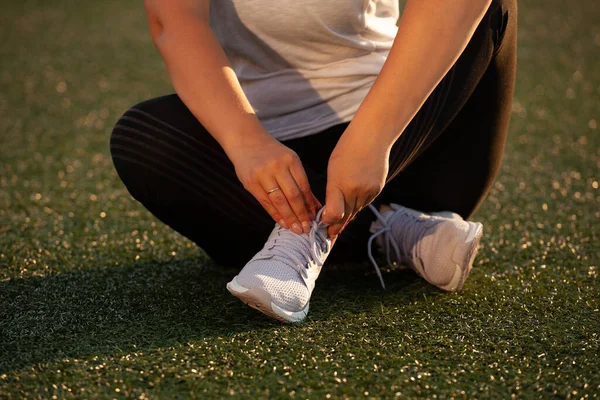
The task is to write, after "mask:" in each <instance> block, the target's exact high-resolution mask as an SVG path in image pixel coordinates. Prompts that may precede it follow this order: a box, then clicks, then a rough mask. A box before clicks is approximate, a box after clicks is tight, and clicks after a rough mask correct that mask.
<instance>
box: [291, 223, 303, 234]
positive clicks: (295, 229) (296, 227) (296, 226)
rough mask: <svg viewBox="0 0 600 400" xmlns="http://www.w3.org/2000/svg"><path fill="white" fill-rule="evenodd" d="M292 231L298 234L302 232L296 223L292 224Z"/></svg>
mask: <svg viewBox="0 0 600 400" xmlns="http://www.w3.org/2000/svg"><path fill="white" fill-rule="evenodd" d="M292 231H293V232H294V233H297V234H298V235H301V234H302V228H300V225H299V224H297V223H294V225H292Z"/></svg>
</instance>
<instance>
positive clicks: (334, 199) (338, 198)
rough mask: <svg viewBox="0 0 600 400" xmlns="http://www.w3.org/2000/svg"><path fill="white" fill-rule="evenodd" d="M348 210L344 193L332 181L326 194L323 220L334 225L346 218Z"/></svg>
mask: <svg viewBox="0 0 600 400" xmlns="http://www.w3.org/2000/svg"><path fill="white" fill-rule="evenodd" d="M345 211H346V207H345V201H344V193H343V192H342V190H341V189H340V188H339V187H337V186H336V185H334V184H332V183H328V184H327V193H326V194H325V211H323V222H324V223H326V224H329V225H333V224H335V223H337V222H339V221H341V220H342V219H343V218H344V215H345Z"/></svg>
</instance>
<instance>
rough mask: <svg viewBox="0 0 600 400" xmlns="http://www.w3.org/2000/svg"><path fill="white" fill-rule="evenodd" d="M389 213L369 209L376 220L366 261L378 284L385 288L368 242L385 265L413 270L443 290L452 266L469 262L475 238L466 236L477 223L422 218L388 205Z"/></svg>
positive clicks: (447, 216)
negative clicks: (380, 253)
mask: <svg viewBox="0 0 600 400" xmlns="http://www.w3.org/2000/svg"><path fill="white" fill-rule="evenodd" d="M390 206H391V207H392V210H388V211H386V212H384V213H383V214H380V213H379V212H378V211H377V210H376V209H375V207H373V206H371V205H370V206H369V207H370V208H371V210H372V211H373V213H375V215H376V216H377V220H376V221H375V222H374V223H373V224H371V229H370V231H371V232H372V233H373V235H372V236H371V238H370V239H369V257H370V259H371V262H372V263H373V265H374V266H375V269H376V271H377V274H378V276H379V279H380V280H381V284H382V286H383V287H385V285H384V282H383V278H382V276H381V272H380V271H379V267H378V266H377V263H376V262H375V259H374V258H373V255H372V250H371V247H372V242H373V241H374V240H376V241H377V243H378V245H379V248H380V249H381V250H382V251H383V252H384V253H385V254H386V256H387V259H388V263H390V264H392V265H393V264H394V263H393V262H392V260H391V258H393V259H394V261H395V262H397V263H404V264H407V265H408V266H410V267H411V268H413V269H414V270H415V271H416V272H417V273H418V274H419V275H421V276H422V277H423V278H424V279H425V280H427V281H428V282H430V283H432V284H434V285H436V286H438V287H443V286H445V285H447V284H448V283H450V281H451V280H452V279H453V278H454V276H455V271H456V266H457V265H458V266H459V267H460V268H470V265H464V264H465V263H467V264H468V263H469V262H471V261H472V260H471V259H469V257H468V255H469V254H470V252H472V251H473V249H472V247H473V245H476V243H475V244H474V241H476V240H478V237H476V236H473V237H469V235H470V232H473V231H477V229H474V228H479V229H480V227H481V224H479V223H473V222H467V221H464V220H463V219H462V218H461V217H460V216H459V215H458V214H455V213H450V212H440V213H432V214H425V213H422V212H419V211H415V210H412V209H410V208H406V207H402V206H400V205H398V204H391V205H390Z"/></svg>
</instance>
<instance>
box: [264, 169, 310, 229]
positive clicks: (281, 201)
mask: <svg viewBox="0 0 600 400" xmlns="http://www.w3.org/2000/svg"><path fill="white" fill-rule="evenodd" d="M262 187H263V190H264V191H265V193H266V192H268V191H270V190H272V189H275V188H278V190H276V191H274V192H271V193H266V195H267V197H268V198H269V200H271V203H272V204H273V206H275V209H276V210H277V212H278V213H279V215H281V217H282V219H283V221H284V222H285V224H287V226H288V227H289V229H291V230H292V231H293V232H294V233H297V234H301V233H302V225H300V221H299V220H298V218H296V214H295V213H294V211H293V210H292V208H291V207H290V204H289V203H288V200H287V198H286V196H285V194H284V192H283V189H282V187H281V185H280V184H279V183H278V182H277V181H275V180H274V179H273V180H269V182H268V183H263V184H262ZM282 226H283V225H282Z"/></svg>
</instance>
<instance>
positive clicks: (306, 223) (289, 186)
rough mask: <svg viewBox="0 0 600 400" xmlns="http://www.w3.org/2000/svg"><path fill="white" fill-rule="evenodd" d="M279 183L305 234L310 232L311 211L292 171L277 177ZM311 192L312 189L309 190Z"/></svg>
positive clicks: (284, 172)
mask: <svg viewBox="0 0 600 400" xmlns="http://www.w3.org/2000/svg"><path fill="white" fill-rule="evenodd" d="M277 182H278V183H279V184H280V185H281V190H282V191H283V194H284V195H285V197H286V199H287V201H288V204H289V205H290V207H291V208H292V211H293V212H294V214H296V218H297V219H298V221H300V224H301V225H302V231H303V232H304V233H308V232H310V219H311V218H310V211H309V209H308V207H307V204H306V201H305V196H304V193H303V192H302V190H301V189H300V187H299V185H298V182H296V180H295V179H294V177H293V176H292V173H291V172H290V171H283V172H282V173H280V174H278V175H277ZM307 184H308V181H307ZM308 190H309V192H310V188H308Z"/></svg>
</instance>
